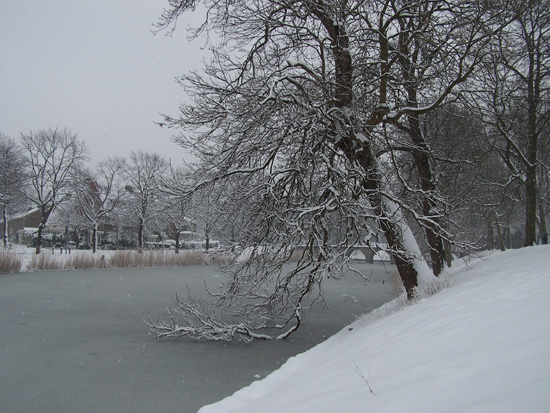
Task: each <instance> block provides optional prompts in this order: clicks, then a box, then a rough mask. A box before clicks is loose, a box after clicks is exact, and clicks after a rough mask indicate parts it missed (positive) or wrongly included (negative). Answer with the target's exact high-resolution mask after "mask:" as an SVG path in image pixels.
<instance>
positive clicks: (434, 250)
mask: <svg viewBox="0 0 550 413" xmlns="http://www.w3.org/2000/svg"><path fill="white" fill-rule="evenodd" d="M410 96H411V98H412V99H416V92H414V93H413V92H411V94H410ZM411 104H412V105H413V106H415V107H416V106H417V103H416V101H415V102H414V103H413V102H411V101H409V105H411ZM408 123H409V135H410V137H411V140H412V142H413V144H414V149H413V151H412V155H413V159H414V162H415V165H416V170H417V172H418V177H419V179H420V187H421V188H422V191H423V193H422V214H423V216H424V217H425V218H427V219H426V221H425V222H424V223H423V224H422V227H423V228H424V232H425V233H426V239H427V241H428V247H429V248H430V258H431V262H432V272H433V274H434V275H435V276H436V277H437V276H438V275H439V274H440V273H441V271H442V270H443V266H444V262H445V250H444V248H443V240H442V237H441V235H440V233H441V224H440V217H439V215H438V212H437V209H436V207H437V204H436V201H435V199H434V195H435V193H436V186H435V183H434V180H433V173H432V168H431V165H430V157H429V153H430V152H429V148H428V144H427V142H426V140H425V139H424V136H423V135H422V132H421V130H420V121H419V119H418V116H412V115H409V116H408Z"/></svg>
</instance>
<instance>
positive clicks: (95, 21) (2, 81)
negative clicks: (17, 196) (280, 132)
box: [0, 0, 202, 162]
mask: <svg viewBox="0 0 550 413" xmlns="http://www.w3.org/2000/svg"><path fill="white" fill-rule="evenodd" d="M167 3H168V2H167V0H91V1H80V0H0V96H1V102H2V104H1V107H0V132H3V133H4V134H7V135H8V136H11V137H13V138H18V137H19V135H20V134H21V132H25V133H26V132H29V131H36V130H38V129H48V128H56V127H59V128H68V129H70V130H71V131H73V132H75V133H77V134H78V135H79V137H80V138H81V139H82V140H84V141H85V142H86V144H87V146H88V148H89V150H90V154H91V157H92V159H93V161H99V160H102V159H104V158H106V157H107V156H110V155H121V156H127V155H129V154H130V152H131V151H132V150H134V151H137V150H143V151H146V152H157V153H159V154H161V155H162V156H164V157H165V158H167V159H168V158H171V159H172V160H173V161H174V162H176V161H179V160H181V158H184V157H188V155H187V154H186V152H185V151H184V150H183V149H182V148H180V147H179V146H177V145H176V144H174V143H173V142H171V140H170V137H171V136H172V135H173V134H174V131H173V130H167V129H166V128H160V127H159V126H157V125H155V124H154V121H159V120H160V119H161V117H160V116H159V113H167V114H170V115H177V112H178V106H179V103H180V102H182V101H184V100H185V95H184V93H183V91H182V89H181V88H180V87H179V86H178V85H177V84H176V83H175V81H174V78H175V77H176V76H178V75H181V74H183V73H185V72H187V71H188V70H190V69H191V68H193V67H200V64H201V61H202V57H201V52H200V44H199V43H196V42H193V43H191V44H190V43H189V42H188V41H187V40H186V32H185V28H186V24H185V22H181V23H180V24H178V30H176V32H175V33H174V35H173V36H172V37H166V36H165V35H164V33H159V34H157V35H153V34H152V33H151V30H152V28H153V27H152V24H153V23H154V22H156V21H157V18H158V17H159V16H160V13H161V12H162V9H163V8H164V7H165V6H166V5H167ZM193 18H195V19H196V17H195V16H190V19H193Z"/></svg>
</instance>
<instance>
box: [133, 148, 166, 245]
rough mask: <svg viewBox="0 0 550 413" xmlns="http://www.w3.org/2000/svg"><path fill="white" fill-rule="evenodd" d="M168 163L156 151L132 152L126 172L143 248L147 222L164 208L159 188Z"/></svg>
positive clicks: (139, 242) (140, 242)
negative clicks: (161, 203)
mask: <svg viewBox="0 0 550 413" xmlns="http://www.w3.org/2000/svg"><path fill="white" fill-rule="evenodd" d="M167 168H168V164H167V163H166V161H165V160H164V159H162V157H161V156H160V155H158V154H156V153H145V152H141V151H139V152H132V153H131V155H130V159H129V161H128V165H127V169H126V171H125V173H124V179H125V189H126V191H127V192H128V193H129V194H130V198H131V201H130V207H131V208H132V211H133V215H134V217H135V218H136V220H137V227H138V246H139V248H143V245H144V244H143V242H144V236H145V230H146V224H147V223H148V222H149V221H151V220H152V219H154V218H156V217H157V215H158V214H159V213H160V211H161V210H162V205H160V204H159V196H160V194H161V192H160V190H159V186H160V183H161V182H162V178H163V175H164V174H165V173H166V171H167Z"/></svg>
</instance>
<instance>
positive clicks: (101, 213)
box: [75, 157, 126, 253]
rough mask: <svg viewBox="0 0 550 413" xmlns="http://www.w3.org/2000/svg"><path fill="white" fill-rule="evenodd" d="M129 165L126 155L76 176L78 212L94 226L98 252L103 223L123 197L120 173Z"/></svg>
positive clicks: (93, 236)
mask: <svg viewBox="0 0 550 413" xmlns="http://www.w3.org/2000/svg"><path fill="white" fill-rule="evenodd" d="M125 167H126V163H125V161H124V159H122V158H117V157H113V158H107V159H106V160H104V161H102V162H99V163H98V164H97V166H96V168H95V171H94V172H90V171H86V170H81V171H79V172H78V173H77V176H76V177H75V181H76V184H75V190H76V191H75V192H76V199H77V201H78V211H79V212H80V213H81V214H82V216H83V217H85V218H86V220H87V221H88V223H89V225H90V227H91V229H92V250H93V252H94V253H95V252H96V251H97V231H98V226H99V224H100V223H101V222H102V221H103V220H104V219H105V218H106V217H107V216H108V215H109V214H110V213H111V212H113V210H114V209H115V208H116V207H117V205H118V203H119V201H120V198H121V196H122V190H123V189H122V188H121V183H120V179H119V178H120V176H121V174H122V172H123V171H124V169H125Z"/></svg>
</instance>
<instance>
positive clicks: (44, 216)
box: [35, 208, 53, 254]
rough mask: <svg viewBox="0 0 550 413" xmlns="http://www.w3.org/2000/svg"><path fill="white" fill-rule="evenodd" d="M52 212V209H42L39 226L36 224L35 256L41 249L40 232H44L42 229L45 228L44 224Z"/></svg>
mask: <svg viewBox="0 0 550 413" xmlns="http://www.w3.org/2000/svg"><path fill="white" fill-rule="evenodd" d="M52 211H53V208H51V209H44V208H42V217H41V218H40V224H38V234H37V237H36V250H35V253H36V254H40V250H41V249H42V232H43V231H44V228H46V224H47V223H48V219H49V218H50V214H51V213H52Z"/></svg>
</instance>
